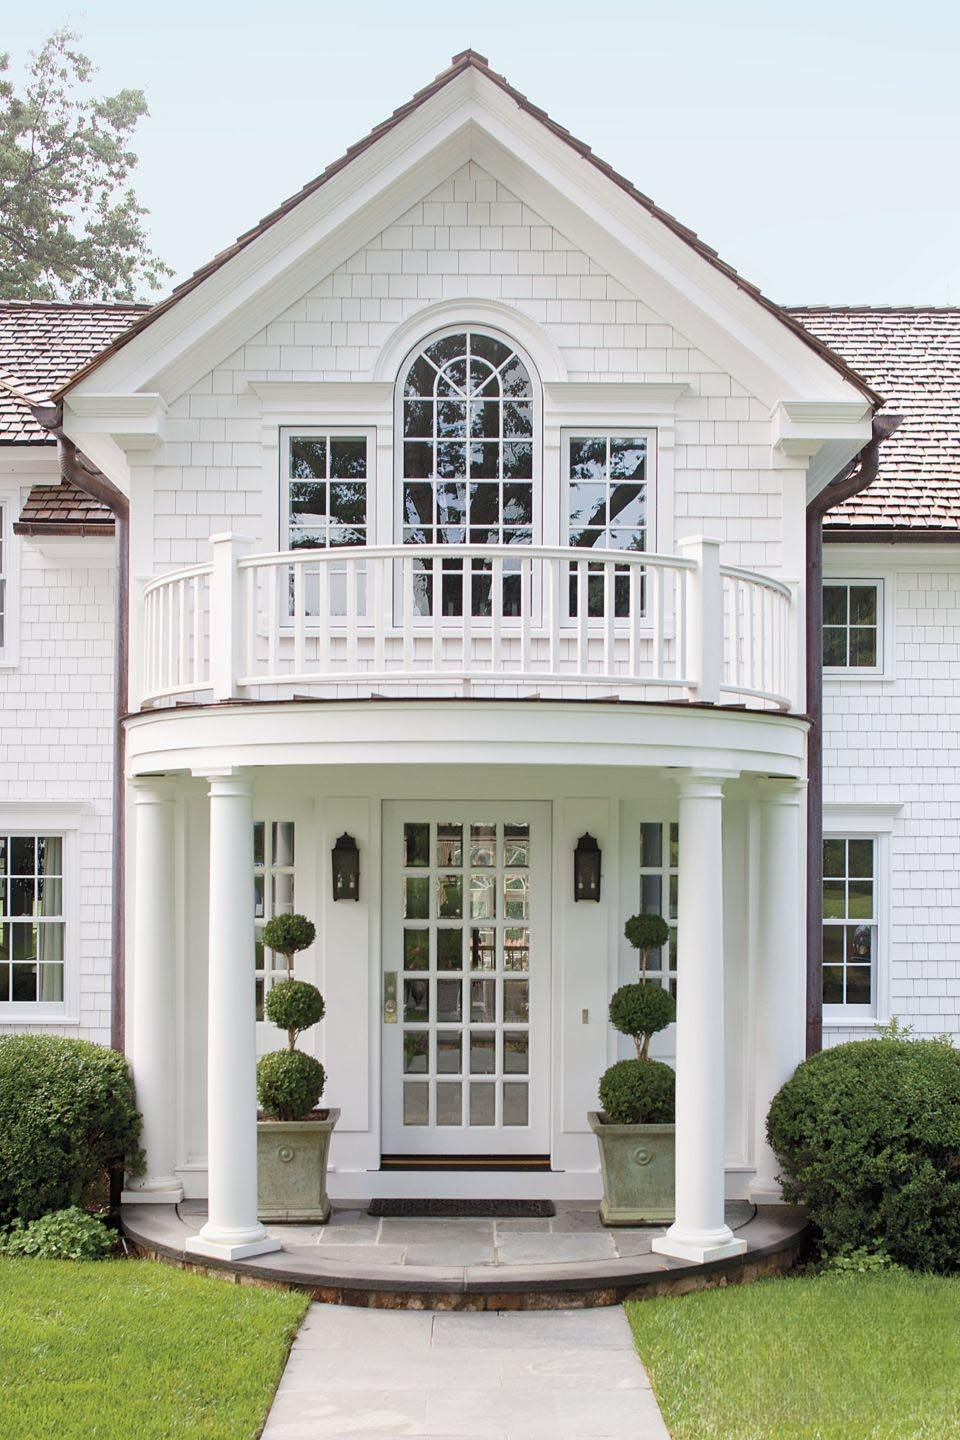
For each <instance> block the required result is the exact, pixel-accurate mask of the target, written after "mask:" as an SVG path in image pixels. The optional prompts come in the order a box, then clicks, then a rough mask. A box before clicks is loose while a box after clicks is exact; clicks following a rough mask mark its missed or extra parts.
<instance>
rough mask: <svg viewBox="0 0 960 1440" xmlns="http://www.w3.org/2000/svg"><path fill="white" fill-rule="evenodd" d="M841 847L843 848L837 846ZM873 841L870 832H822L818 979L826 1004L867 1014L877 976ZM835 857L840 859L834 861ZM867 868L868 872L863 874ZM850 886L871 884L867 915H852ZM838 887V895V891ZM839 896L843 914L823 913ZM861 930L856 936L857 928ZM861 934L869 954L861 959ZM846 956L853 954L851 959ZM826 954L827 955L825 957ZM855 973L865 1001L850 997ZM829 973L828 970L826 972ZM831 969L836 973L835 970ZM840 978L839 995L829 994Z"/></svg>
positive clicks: (875, 885)
mask: <svg viewBox="0 0 960 1440" xmlns="http://www.w3.org/2000/svg"><path fill="white" fill-rule="evenodd" d="M841 847H842V848H841ZM877 850H878V847H877V841H876V837H875V836H871V835H825V836H824V840H823V912H824V913H823V941H824V944H823V949H824V956H823V980H822V1001H823V1004H824V1005H827V1006H842V1007H843V1008H851V1007H852V1008H854V1009H856V1010H858V1011H863V1012H866V1011H868V1010H869V1009H871V1008H872V1007H873V1006H874V1004H875V1001H876V976H877V936H878V927H879V920H878V910H877ZM867 854H869V861H868V864H867V865H865V864H864V863H863V858H862V857H864V856H865V855H867ZM838 857H842V858H839V863H838ZM867 868H869V874H868V873H864V872H865V871H866V870H867ZM851 884H852V885H855V886H858V887H861V888H862V887H863V886H864V885H866V884H869V885H870V913H869V915H852V914H851V913H850V911H851V905H850V899H851V889H850V887H851ZM840 886H842V896H841V891H840V888H839V887H840ZM841 898H842V914H840V915H828V914H827V910H828V909H833V908H835V906H836V902H837V901H838V900H841ZM857 931H860V932H866V936H865V937H864V936H863V935H861V936H860V937H859V939H858V938H857V936H856V932H857ZM864 938H866V939H867V940H868V941H869V952H868V957H867V959H866V960H864V959H862V958H860V956H859V955H858V952H857V949H856V946H857V944H860V945H862V944H863V941H864ZM838 943H839V946H840V959H839V962H838V961H837V960H836V959H834V958H832V957H833V956H834V955H835V954H836V951H835V948H834V947H835V946H836V945H837V944H838ZM851 954H852V955H853V956H854V958H853V959H851V958H850V956H851ZM828 956H829V957H831V958H828ZM851 971H853V972H854V977H855V978H861V977H863V976H865V977H866V978H867V980H868V987H869V988H868V994H867V998H866V999H862V998H860V997H857V998H855V999H853V1000H851V999H850V998H849V988H850V983H849V982H850V972H851ZM828 972H829V973H828ZM836 972H839V974H837V973H836ZM838 981H839V984H840V990H839V998H838V996H837V992H836V991H835V990H831V991H830V992H829V993H828V985H831V986H833V985H835V984H836V983H837V982H838Z"/></svg>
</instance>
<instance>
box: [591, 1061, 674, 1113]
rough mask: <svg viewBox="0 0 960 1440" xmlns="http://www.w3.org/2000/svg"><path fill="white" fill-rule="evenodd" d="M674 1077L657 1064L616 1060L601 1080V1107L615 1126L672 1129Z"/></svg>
mask: <svg viewBox="0 0 960 1440" xmlns="http://www.w3.org/2000/svg"><path fill="white" fill-rule="evenodd" d="M675 1095H676V1076H675V1075H674V1073H673V1070H672V1069H671V1068H670V1066H669V1065H664V1064H662V1062H661V1061H659V1060H619V1061H618V1062H617V1064H616V1065H611V1066H610V1069H609V1070H607V1071H606V1072H605V1073H604V1074H603V1076H602V1077H601V1080H600V1104H601V1105H602V1107H603V1111H604V1114H605V1115H606V1117H607V1119H608V1120H611V1121H613V1123H614V1124H615V1125H671V1124H672V1123H673V1117H674V1102H675Z"/></svg>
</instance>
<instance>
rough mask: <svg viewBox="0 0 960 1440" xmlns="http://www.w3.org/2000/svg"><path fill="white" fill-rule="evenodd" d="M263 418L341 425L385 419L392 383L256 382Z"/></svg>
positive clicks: (390, 404)
mask: <svg viewBox="0 0 960 1440" xmlns="http://www.w3.org/2000/svg"><path fill="white" fill-rule="evenodd" d="M250 389H251V390H252V391H253V393H254V394H255V395H256V396H257V397H258V399H259V401H260V408H261V413H262V414H263V417H264V419H268V418H269V419H275V420H279V421H282V420H284V419H285V418H291V419H294V418H295V419H300V418H310V419H316V420H328V421H329V422H331V423H333V422H335V423H339V424H349V423H350V422H351V421H354V420H356V421H358V422H359V421H363V420H366V421H369V420H371V419H376V418H378V417H386V418H389V416H390V415H391V413H392V409H393V384H392V382H391V381H384V380H253V381H251V382H250Z"/></svg>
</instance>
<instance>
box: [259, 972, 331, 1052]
mask: <svg viewBox="0 0 960 1440" xmlns="http://www.w3.org/2000/svg"><path fill="white" fill-rule="evenodd" d="M263 1008H264V1010H265V1012H266V1016H267V1019H268V1020H271V1021H272V1022H273V1024H274V1025H279V1026H280V1029H281V1030H286V1032H287V1047H288V1049H290V1050H293V1049H295V1048H296V1044H297V1036H298V1035H302V1034H303V1032H304V1030H309V1029H310V1026H311V1025H316V1024H317V1023H318V1022H319V1021H320V1020H322V1019H323V1017H324V1014H325V1013H326V1006H325V1005H324V1003H323V996H322V995H321V994H320V991H319V990H318V989H317V987H316V985H310V984H309V983H308V982H307V981H306V980H281V981H279V982H278V983H277V984H276V985H274V987H273V989H272V990H269V991H268V992H267V998H266V1000H265V1001H264V1006H263Z"/></svg>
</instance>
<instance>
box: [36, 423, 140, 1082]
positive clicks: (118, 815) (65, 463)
mask: <svg viewBox="0 0 960 1440" xmlns="http://www.w3.org/2000/svg"><path fill="white" fill-rule="evenodd" d="M31 410H32V411H33V414H34V417H35V418H36V420H37V421H38V422H39V423H40V424H41V425H42V426H43V427H44V429H45V430H48V431H49V432H50V434H51V435H54V436H55V437H56V441H57V454H58V457H59V461H60V474H61V476H62V477H63V479H64V480H67V481H69V483H70V484H71V485H74V486H75V487H76V488H77V489H78V490H82V491H83V492H84V494H86V495H89V496H91V497H92V499H94V500H98V501H99V502H100V504H101V505H104V506H105V507H106V508H107V509H108V510H110V511H112V512H113V516H114V537H115V540H116V547H117V578H116V586H115V599H114V626H115V629H114V647H113V704H114V728H113V844H112V865H113V886H112V892H113V902H112V911H111V926H110V930H111V952H112V953H111V957H110V1046H111V1048H112V1049H113V1050H119V1051H120V1053H121V1054H123V1051H124V1047H125V1043H126V1033H125V1030H126V1026H125V1009H126V968H127V967H126V855H125V848H126V847H125V831H126V812H125V784H124V771H125V769H126V748H127V745H126V734H125V732H124V727H123V717H124V715H125V714H126V713H127V707H128V703H129V667H130V623H129V615H130V608H129V600H130V502H129V500H128V499H127V497H126V495H124V493H123V491H122V490H120V489H118V487H117V486H116V485H115V484H114V483H113V481H112V480H109V479H108V478H107V476H106V475H104V473H103V471H102V470H101V469H99V467H98V466H96V465H95V464H94V463H93V461H92V460H91V459H90V458H89V457H88V456H86V455H84V453H83V451H82V450H78V449H77V447H76V445H74V443H73V441H72V440H70V439H68V437H67V436H66V435H65V434H64V433H63V405H62V403H60V404H57V405H32V406H31ZM44 533H45V534H50V533H51V527H49V526H48V527H46V529H45V531H44ZM70 533H71V534H75V533H76V529H75V527H74V528H72V529H71V532H70ZM97 533H98V534H100V533H103V532H102V530H101V529H100V528H99V527H98V530H97Z"/></svg>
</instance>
